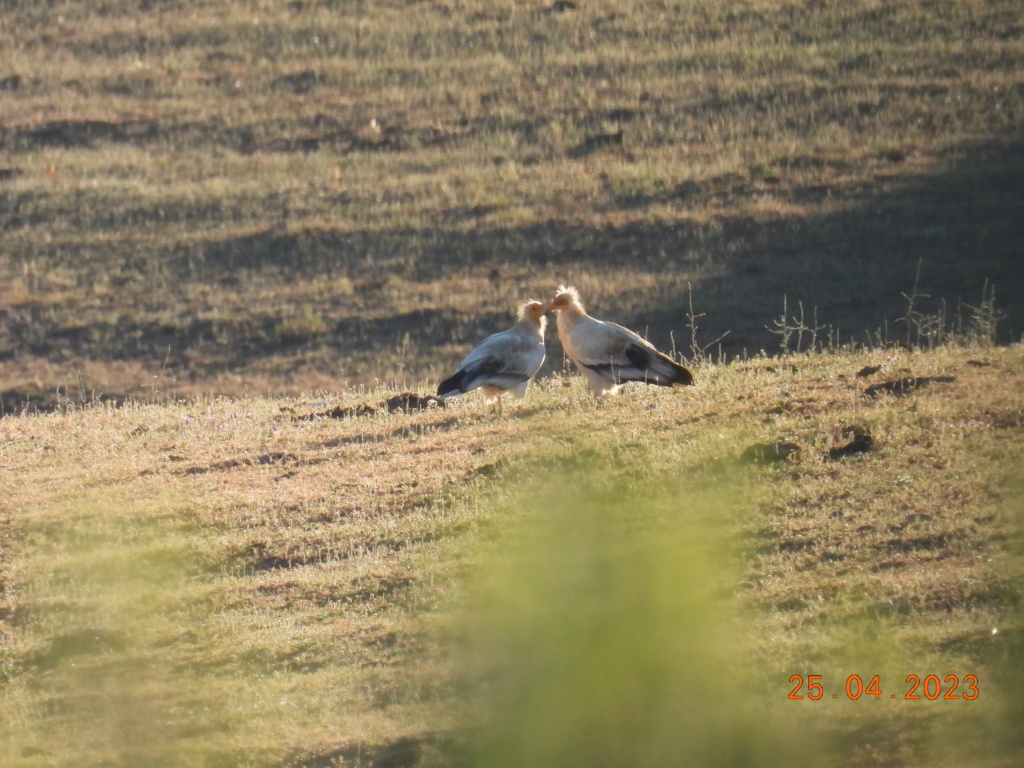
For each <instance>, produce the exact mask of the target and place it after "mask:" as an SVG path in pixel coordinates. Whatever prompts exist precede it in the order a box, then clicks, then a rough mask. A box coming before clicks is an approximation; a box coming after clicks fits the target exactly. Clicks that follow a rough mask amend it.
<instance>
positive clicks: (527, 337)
mask: <svg viewBox="0 0 1024 768" xmlns="http://www.w3.org/2000/svg"><path fill="white" fill-rule="evenodd" d="M548 310H551V311H552V312H554V313H555V316H556V318H557V326H558V339H559V341H561V342H562V348H563V349H564V350H565V353H566V355H568V356H569V359H570V360H572V362H573V364H574V365H575V366H576V368H577V369H578V370H579V371H580V373H582V374H583V375H584V377H586V379H587V383H589V384H590V391H591V392H593V393H594V396H595V397H597V398H600V397H601V396H602V395H604V394H605V393H606V392H608V393H611V392H614V391H615V390H616V389H618V388H619V386H621V385H622V384H625V383H626V382H629V381H641V382H644V383H647V384H656V385H658V386H662V387H684V386H688V385H690V384H693V374H692V373H690V371H689V369H688V368H686V367H684V366H682V365H679V363H677V362H675V361H674V360H672V359H671V358H669V357H668V356H667V355H663V354H662V353H661V352H659V351H658V350H657V349H655V348H654V347H653V346H652V345H651V344H650V343H649V342H648V341H647V340H646V339H644V338H641V337H640V336H639V335H637V334H636V333H634V332H633V331H631V330H629V329H628V328H623V327H622V326H621V325H617V324H615V323H609V322H607V321H604V320H598V319H597V318H594V317H591V316H590V315H588V314H587V312H586V310H585V309H584V307H583V302H582V301H581V300H580V294H579V291H577V290H576V289H575V288H572V287H569V288H567V287H565V286H560V287H559V289H558V292H557V293H556V294H555V298H554V299H552V300H551V303H550V304H549V305H547V306H545V305H544V303H543V302H540V301H528V302H527V303H525V304H523V305H522V306H521V307H519V314H518V319H519V322H518V323H517V324H516V325H514V326H512V327H511V328H509V329H508V330H507V331H502V332H500V333H495V334H493V335H491V336H488V337H487V338H486V339H484V340H483V341H482V342H480V344H479V345H478V346H477V347H476V348H475V349H474V350H473V351H472V352H470V353H469V354H468V355H466V357H465V358H464V359H463V361H462V362H461V363H460V364H459V368H458V370H457V371H455V373H454V374H452V375H451V376H450V377H448V378H447V379H445V380H444V381H442V382H441V384H440V386H438V388H437V396H438V397H439V398H442V399H443V398H446V397H453V396H455V395H461V394H464V393H466V392H470V391H472V390H474V389H477V388H478V387H483V390H484V395H485V397H486V399H487V401H488V402H493V401H495V400H497V402H498V414H499V415H501V398H502V396H503V395H505V394H510V395H512V396H513V397H515V398H517V399H519V398H521V397H523V395H525V394H526V388H527V386H528V385H529V383H530V379H532V378H533V377H534V375H536V373H537V371H538V370H539V369H540V366H541V364H542V363H543V362H544V329H545V328H546V327H547V317H546V315H545V312H546V311H548Z"/></svg>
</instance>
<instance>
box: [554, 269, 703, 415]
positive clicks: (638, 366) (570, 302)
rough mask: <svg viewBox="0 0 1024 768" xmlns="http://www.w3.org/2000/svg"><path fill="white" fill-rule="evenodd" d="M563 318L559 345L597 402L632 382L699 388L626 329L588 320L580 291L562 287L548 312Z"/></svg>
mask: <svg viewBox="0 0 1024 768" xmlns="http://www.w3.org/2000/svg"><path fill="white" fill-rule="evenodd" d="M548 308H549V309H550V310H551V311H552V312H554V313H555V314H556V315H557V316H558V323H557V325H558V339H559V341H561V342H562V348H563V349H564V350H565V354H566V355H568V356H569V359H570V360H572V361H573V363H574V364H575V365H576V367H577V368H578V369H579V371H580V373H582V374H583V375H584V376H585V377H586V379H587V382H588V383H589V384H590V390H591V391H592V392H593V393H594V397H598V398H599V397H601V396H602V395H603V394H604V393H605V392H609V393H611V392H614V391H615V390H616V389H618V388H619V386H620V385H622V384H625V383H626V382H629V381H642V382H644V383H646V384H656V385H658V386H661V387H685V386H688V385H690V384H693V374H692V373H690V371H689V369H688V368H685V367H683V366H681V365H679V363H677V362H675V361H674V360H672V359H671V358H669V357H668V356H667V355H663V354H662V353H661V352H659V351H658V350H656V349H655V348H654V347H653V346H651V344H650V342H648V341H647V340H646V339H643V338H641V337H640V336H638V335H637V334H635V333H633V331H631V330H629V329H628V328H623V327H622V326H621V325H616V324H615V323H609V322H606V321H604V320H598V319H597V318H594V317H591V316H590V315H588V314H587V312H586V310H585V309H584V308H583V303H582V302H581V301H580V294H579V291H577V290H576V289H575V288H566V287H565V286H560V287H559V288H558V293H557V295H556V296H555V298H554V299H553V300H552V302H551V304H550V305H549V307H548Z"/></svg>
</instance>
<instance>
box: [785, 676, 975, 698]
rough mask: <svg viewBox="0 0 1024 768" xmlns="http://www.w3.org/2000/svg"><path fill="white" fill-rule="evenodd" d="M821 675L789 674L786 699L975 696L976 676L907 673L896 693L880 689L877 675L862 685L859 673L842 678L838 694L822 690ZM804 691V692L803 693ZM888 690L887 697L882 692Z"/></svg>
mask: <svg viewBox="0 0 1024 768" xmlns="http://www.w3.org/2000/svg"><path fill="white" fill-rule="evenodd" d="M821 677H822V676H821V675H807V676H806V677H805V676H804V675H793V676H791V677H790V678H789V682H790V684H792V685H793V690H792V691H790V692H789V698H790V699H811V700H813V701H817V700H818V699H823V698H833V699H838V698H839V697H840V696H841V695H845V696H846V698H848V699H851V700H853V701H856V700H858V699H860V698H861V697H868V696H873V697H874V698H875V699H897V698H899V699H905V700H914V699H927V700H928V701H935V700H936V699H945V700H950V699H966V700H967V701H974V700H975V699H976V698H978V696H979V694H980V692H979V690H978V678H977V676H975V675H964V676H963V677H962V678H961V677H960V676H958V675H946V676H945V677H944V678H940V677H939V676H938V675H926V676H925V677H924V678H923V679H922V678H921V677H920V676H919V675H907V679H906V680H905V681H904V685H903V687H902V688H900V689H899V694H897V693H893V692H892V690H888V691H883V690H882V681H881V680H880V679H879V676H878V675H875V676H874V677H872V678H871V679H870V680H868V682H867V684H866V685H865V683H864V679H863V678H862V677H861V676H860V675H850V676H849V677H848V678H846V685H845V687H844V689H843V691H842V692H841V693H832V694H831V696H829V692H827V691H826V690H825V684H823V683H822V682H821ZM804 691H806V693H804ZM887 693H888V696H887V695H886V694H887Z"/></svg>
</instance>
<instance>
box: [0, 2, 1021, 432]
mask: <svg viewBox="0 0 1024 768" xmlns="http://www.w3.org/2000/svg"><path fill="white" fill-rule="evenodd" d="M571 6H572V4H565V3H561V4H554V5H546V4H544V3H512V2H499V1H498V0H462V1H460V2H417V3H407V2H404V1H402V2H399V1H398V0H395V1H394V2H375V3H335V2H326V1H325V2H315V1H314V0H308V1H306V0H303V2H294V3H287V4H272V3H252V2H232V1H231V0H215V1H213V0H211V1H210V2H189V3H187V4H186V3H178V2H147V3H143V4H142V5H139V4H138V3H119V2H115V1H111V2H104V3H101V4H99V5H97V4H96V3H95V2H63V3H60V4H57V5H52V4H51V5H43V6H25V5H24V4H18V5H11V4H6V5H4V6H3V8H2V9H0V14H2V22H3V23H2V24H0V43H2V44H0V226H2V228H3V248H2V249H0V331H2V332H0V360H2V364H3V370H2V378H0V394H2V395H3V408H4V410H5V412H16V411H18V410H19V409H20V408H21V407H23V406H24V405H25V404H26V403H30V404H35V405H41V406H44V407H47V406H51V405H52V404H53V403H54V402H55V401H56V400H57V399H58V397H57V395H58V388H59V391H60V392H62V393H63V394H64V395H65V396H70V397H71V398H72V399H74V400H80V399H82V398H85V399H90V398H91V397H92V396H93V395H94V394H97V395H98V394H102V395H105V396H107V397H111V398H117V397H119V396H125V395H134V396H142V395H172V396H173V395H192V394H200V393H211V392H214V393H221V394H232V395H237V394H243V393H246V392H248V393H253V394H260V393H267V392H276V393H284V394H298V393H301V392H303V391H310V390H314V389H319V388H323V389H335V388H338V387H340V386H342V385H344V384H345V383H349V384H352V385H366V386H374V385H376V384H377V383H379V382H386V383H393V382H399V383H400V382H402V381H418V380H420V379H422V378H437V377H439V376H441V375H443V374H444V373H445V370H444V369H447V368H448V367H449V366H450V365H451V364H452V362H453V361H455V360H457V359H458V358H459V356H460V355H461V354H462V353H464V352H465V351H466V350H467V348H468V347H469V345H471V344H472V343H473V342H475V341H476V340H477V339H478V338H479V337H480V336H481V335H483V334H485V333H487V332H490V331H493V330H496V329H497V328H499V327H500V326H502V325H503V324H505V323H506V322H507V320H508V318H509V316H510V313H511V310H512V308H513V307H514V306H515V304H516V303H518V302H519V301H521V300H523V299H525V298H527V297H528V296H533V297H538V298H548V294H550V293H551V291H552V290H553V288H554V287H555V286H556V285H557V284H558V283H560V282H575V283H577V284H578V287H580V288H581V290H582V291H583V293H584V296H585V297H586V298H588V299H590V301H591V302H592V303H593V305H594V306H596V307H600V308H601V309H602V310H603V311H604V312H605V314H606V315H608V316H612V317H615V318H617V319H618V320H620V321H622V322H624V323H626V324H629V325H631V326H632V327H638V328H640V329H646V330H647V332H648V333H649V334H650V337H651V338H652V339H653V340H654V341H655V342H657V343H658V344H659V345H661V346H666V347H667V346H669V345H670V344H672V342H673V340H674V341H675V343H676V345H677V346H678V348H679V349H680V351H682V352H687V353H689V352H690V351H691V346H696V347H697V348H704V347H705V346H706V347H708V348H709V349H708V351H709V352H710V353H712V354H719V353H724V354H725V355H726V356H727V358H729V357H731V356H732V355H733V354H740V355H743V354H744V353H746V354H756V353H757V352H758V350H760V349H765V350H768V351H769V352H774V351H777V350H778V349H779V343H780V338H779V337H778V336H775V335H773V334H772V333H771V332H770V331H769V330H768V329H770V328H772V327H773V321H774V320H775V319H777V318H779V316H780V315H781V314H782V313H783V311H784V307H785V308H786V309H787V310H788V314H789V315H790V316H792V314H793V313H796V312H798V311H799V308H800V307H801V305H802V307H803V309H804V312H805V317H806V324H807V325H814V326H816V327H817V326H820V328H821V330H820V333H819V334H818V338H817V341H818V342H819V343H824V344H826V345H828V344H832V345H841V344H847V343H857V344H866V343H869V342H870V343H878V342H879V341H882V342H895V341H904V342H905V341H907V339H908V337H909V338H910V339H911V340H912V341H918V340H923V341H925V342H926V343H932V342H934V340H935V338H936V337H937V336H941V335H942V334H943V333H945V332H947V331H948V330H950V329H951V328H957V327H963V326H965V325H967V324H968V323H969V322H970V320H971V317H972V314H973V313H974V312H975V311H976V309H975V308H978V307H980V306H981V305H982V304H983V303H985V302H989V301H990V299H991V297H992V295H993V292H994V296H995V300H996V305H997V306H998V307H999V311H1000V312H1001V313H1002V314H1003V316H1004V317H1003V321H1002V323H1001V326H1000V329H999V331H998V333H999V338H1000V339H1001V340H1003V341H1008V340H1011V339H1019V338H1020V335H1021V333H1022V331H1024V312H1022V309H1021V305H1020V298H1019V297H1020V296H1021V295H1022V294H1024V283H1022V271H1021V270H1020V268H1019V266H1018V262H1019V243H1020V242H1021V239H1022V235H1024V232H1022V231H1021V227H1022V225H1021V222H1022V221H1024V211H1022V210H1021V196H1020V194H1019V191H1020V185H1019V179H1020V177H1021V175H1022V172H1024V154H1022V149H1021V141H1020V140H1021V136H1020V126H1021V123H1022V119H1024V107H1022V99H1024V90H1022V87H1021V83H1022V71H1024V41H1022V37H1024V33H1022V30H1021V26H1020V21H1019V8H1018V7H1017V3H1015V2H1011V1H1010V0H1005V1H1000V2H990V3H984V4H979V3H960V2H938V3H934V2H928V3H918V2H900V3H888V4H885V5H884V7H883V6H879V5H878V4H877V3H874V2H852V3H783V2H768V1H766V0H753V1H751V2H730V3H716V4H708V3H696V2H662V3H653V4H652V3H647V2H644V3H639V2H612V1H611V0H607V1H605V0H591V1H588V2H580V3H576V4H575V6H576V7H571ZM918 274H919V279H918V278H917V277H916V276H917V275H918ZM912 294H913V295H916V300H915V301H914V302H913V303H912V305H911V304H910V303H909V302H908V300H907V299H906V298H905V295H912ZM691 307H692V312H691ZM908 309H911V310H912V312H913V313H918V314H917V315H915V316H914V318H915V319H916V320H920V321H924V322H919V323H917V324H916V326H914V327H912V326H913V324H908V325H904V324H900V323H899V319H900V318H904V317H906V316H907V313H908ZM689 314H694V315H697V316H699V317H700V319H699V322H698V329H697V333H696V334H693V335H691V332H690V328H689V321H688V319H687V315H689ZM693 337H695V338H693ZM808 342H809V338H805V339H804V343H805V344H806V343H808ZM555 351H556V354H554V355H552V356H551V358H552V359H551V363H550V366H549V370H550V369H555V370H557V369H559V368H560V357H559V356H558V355H557V349H556V350H555Z"/></svg>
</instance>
